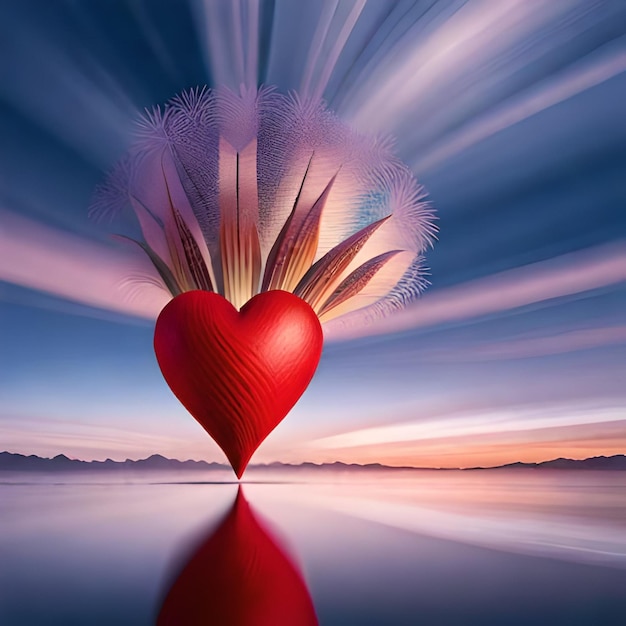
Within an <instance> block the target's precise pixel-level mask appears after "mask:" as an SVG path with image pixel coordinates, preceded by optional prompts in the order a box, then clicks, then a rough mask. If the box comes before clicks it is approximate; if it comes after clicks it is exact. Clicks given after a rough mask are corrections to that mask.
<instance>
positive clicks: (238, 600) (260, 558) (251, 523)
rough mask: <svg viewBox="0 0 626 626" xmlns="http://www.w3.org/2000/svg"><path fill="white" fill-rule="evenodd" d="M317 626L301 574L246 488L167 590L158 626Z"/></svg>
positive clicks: (239, 493) (240, 491)
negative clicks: (250, 500) (256, 510)
mask: <svg viewBox="0 0 626 626" xmlns="http://www.w3.org/2000/svg"><path fill="white" fill-rule="evenodd" d="M212 624H214V625H216V626H309V625H311V626H317V624H318V621H317V617H316V615H315V609H314V607H313V602H312V600H311V597H310V595H309V591H308V589H307V587H306V584H305V582H304V580H303V578H302V575H301V573H300V572H299V571H298V569H297V568H296V567H295V565H294V564H293V563H292V562H291V561H290V560H289V558H288V557H287V555H286V554H285V552H284V550H283V549H282V548H281V546H280V543H279V542H278V540H277V539H276V538H275V537H273V536H272V534H271V533H270V532H269V531H268V530H267V529H266V528H265V527H264V526H263V525H262V524H261V522H260V521H259V520H258V518H257V517H256V515H255V514H254V513H253V511H252V509H251V507H250V505H249V504H248V502H247V501H246V499H245V497H244V495H243V491H242V489H241V487H240V488H239V491H238V493H237V498H236V499H235V502H234V503H233V506H232V508H231V510H230V511H229V512H228V514H227V515H226V517H225V518H224V519H223V520H222V522H221V523H220V525H219V526H218V528H217V529H214V530H212V531H211V533H210V534H209V535H208V536H206V537H205V538H204V540H203V541H202V543H201V544H200V545H199V546H198V547H197V549H196V550H195V551H194V552H193V554H192V556H191V558H190V559H189V560H188V561H187V563H186V564H185V565H184V566H183V568H182V570H181V572H180V574H179V575H178V577H177V578H176V580H175V581H174V583H173V584H172V586H171V587H170V589H169V591H168V592H167V594H166V596H165V599H164V601H163V604H162V606H161V610H160V611H159V615H158V617H157V626H196V625H198V626H200V625H202V626H209V625H212Z"/></svg>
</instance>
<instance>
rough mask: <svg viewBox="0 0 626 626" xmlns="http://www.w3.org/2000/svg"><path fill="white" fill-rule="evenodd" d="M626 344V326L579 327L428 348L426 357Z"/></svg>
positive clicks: (529, 353) (454, 358)
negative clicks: (476, 342) (514, 337)
mask: <svg viewBox="0 0 626 626" xmlns="http://www.w3.org/2000/svg"><path fill="white" fill-rule="evenodd" d="M623 343H626V326H606V327H598V328H580V329H576V330H569V331H562V330H560V329H559V331H558V333H557V334H555V335H544V336H537V335H536V334H533V335H529V336H526V337H523V338H516V339H512V340H510V341H499V342H496V341H494V342H484V343H478V344H477V345H474V346H472V347H471V348H469V347H457V348H455V349H450V348H440V349H436V348H434V349H432V350H430V351H426V353H425V354H424V355H423V357H424V358H426V359H428V360H429V361H431V362H433V361H434V362H443V363H445V362H448V363H459V362H477V361H499V360H504V359H528V358H536V357H543V356H552V355H557V354H568V353H570V352H578V351H581V350H593V349H595V348H601V347H604V346H617V345H620V344H623Z"/></svg>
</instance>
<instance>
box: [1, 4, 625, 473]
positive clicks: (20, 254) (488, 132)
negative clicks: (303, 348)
mask: <svg viewBox="0 0 626 626" xmlns="http://www.w3.org/2000/svg"><path fill="white" fill-rule="evenodd" d="M0 11H1V13H2V15H3V20H2V21H1V22H0V78H1V80H0V138H1V141H0V450H8V451H12V452H19V453H23V454H38V455H41V456H54V455H56V454H59V453H64V454H67V455H68V456H70V457H74V458H81V459H105V458H113V459H116V460H123V459H126V458H133V459H136V458H143V457H145V456H148V455H150V454H153V453H160V454H163V455H165V456H170V457H177V458H181V459H183V458H195V459H206V460H209V461H211V460H216V461H223V460H224V458H225V457H224V455H223V453H222V452H221V451H220V450H219V448H218V447H217V446H216V445H215V444H214V443H213V442H212V441H211V439H210V438H209V437H208V436H207V435H206V433H205V432H204V431H203V430H202V428H201V427H200V426H199V425H198V424H197V423H196V422H195V421H194V420H193V418H191V416H190V415H189V414H187V412H186V411H185V409H184V408H183V407H182V406H181V405H180V404H179V403H178V401H177V400H176V399H175V398H174V396H173V395H172V393H171V392H170V391H169V389H168V387H167V385H166V383H165V381H164V380H163V378H162V377H161V374H160V372H159V369H158V366H157V363H156V360H155V357H154V353H153V349H152V333H153V328H154V320H153V319H150V317H149V316H148V315H146V313H145V311H144V310H143V309H142V307H141V302H114V301H111V299H109V298H107V297H105V296H104V292H103V285H106V284H107V281H109V282H110V280H112V277H114V276H117V275H118V273H119V272H123V271H124V270H125V265H124V264H125V262H126V258H125V256H124V250H123V249H121V248H120V247H119V246H118V244H116V243H115V242H114V241H112V239H111V237H110V233H111V227H110V226H109V225H103V224H99V223H96V222H94V221H92V220H90V219H89V217H88V206H89V203H90V201H91V198H92V195H93V191H94V188H95V187H96V186H97V185H98V184H99V183H100V182H102V180H103V179H104V177H105V175H106V172H107V170H108V169H110V168H111V167H112V165H113V164H114V163H115V162H116V160H117V159H118V158H119V157H120V156H121V155H122V154H123V153H124V151H125V149H126V148H127V147H128V145H129V144H130V142H131V140H132V133H133V125H134V123H135V121H136V119H137V117H138V116H139V115H140V114H141V112H142V111H143V110H144V109H145V108H146V107H148V108H149V107H152V106H153V105H155V104H160V103H163V102H165V101H167V100H168V99H170V98H171V97H172V96H174V95H175V94H177V93H179V92H181V91H183V90H185V89H189V88H191V87H195V86H198V85H208V86H218V85H226V86H229V87H232V88H237V87H238V86H239V85H240V84H244V85H253V86H255V85H258V84H269V85H275V86H276V87H277V88H278V89H279V90H280V91H282V92H287V91H289V90H296V91H297V92H298V93H299V94H301V95H303V96H315V97H322V98H324V100H325V101H326V102H327V103H328V106H329V107H330V108H331V109H333V110H334V111H336V113H337V114H338V115H339V117H340V118H341V119H342V120H343V121H344V122H345V123H347V124H349V125H350V126H352V127H353V128H355V129H357V130H358V131H360V132H363V133H384V134H386V135H387V134H388V135H391V136H393V137H394V138H395V149H396V152H397V154H398V156H399V157H400V158H401V159H402V160H403V161H404V162H405V163H406V164H407V165H408V166H409V167H410V168H411V169H412V171H413V172H414V174H415V176H416V177H417V179H418V180H419V182H420V183H421V184H423V185H424V187H425V188H426V190H427V191H428V194H429V200H430V202H431V203H432V205H433V207H434V208H435V210H436V214H437V225H438V228H439V236H438V241H437V242H436V244H435V246H434V248H433V249H432V250H430V251H429V252H428V254H427V264H428V267H429V268H430V270H429V280H430V283H431V285H430V287H429V288H428V290H427V291H426V292H425V293H424V294H423V295H422V296H421V297H420V298H419V300H418V301H416V302H415V303H414V304H412V305H411V306H410V307H408V308H407V309H405V310H403V311H401V312H399V313H397V314H395V315H390V316H389V317H387V318H385V319H384V320H382V321H381V322H379V323H378V324H376V325H374V326H372V327H370V328H368V329H367V330H365V331H363V330H361V331H356V330H353V329H349V328H346V329H342V328H341V327H339V328H335V329H333V330H332V331H330V330H329V331H328V333H327V341H326V344H325V347H324V353H323V356H322V360H321V363H320V365H319V368H318V371H317V373H316V375H315V377H314V379H313V382H312V383H311V385H310V387H309V389H308V390H307V391H306V392H305V394H304V396H303V397H302V398H301V400H300V401H299V402H298V404H297V405H296V406H295V407H294V409H293V410H292V411H291V413H290V414H289V415H288V416H287V418H286V419H285V420H284V421H283V422H282V423H281V424H280V425H279V426H278V427H277V428H276V430H275V431H274V432H273V433H272V434H271V435H270V436H269V437H268V439H267V440H266V441H265V442H264V443H263V445H262V446H261V448H260V449H259V450H258V451H257V453H256V454H255V456H254V457H253V459H252V462H253V463H254V462H272V461H284V462H294V463H298V462H302V461H313V462H332V461H336V460H341V461H345V462H358V463H369V462H380V463H387V464H391V465H415V466H424V467H468V466H478V465H481V466H489V465H497V464H502V463H509V462H515V461H528V462H530V461H541V460H547V459H551V458H556V457H559V456H566V457H570V458H585V457H588V456H595V455H601V454H604V455H610V454H621V453H626V182H625V181H626V177H625V175H624V170H625V167H626V148H625V146H626V113H625V112H624V99H625V96H626V5H625V4H624V3H623V2H621V0H537V1H536V2H527V0H501V1H499V2H492V1H490V0H482V1H481V0H468V1H466V2H462V1H459V0H437V1H435V0H425V1H421V2H412V1H404V0H399V1H396V2H391V1H386V0H376V1H374V0H370V1H367V2H366V1H361V0H339V1H335V0H315V1H311V2H307V3H294V2H290V1H289V0H276V1H271V0H270V1H265V2H260V3H259V2H254V1H253V0H249V1H244V0H242V1H240V2H232V3H217V2H204V3H203V2H200V1H199V0H198V1H195V0H180V1H179V2H169V1H165V0H150V1H148V0H126V1H123V0H114V1H110V0H106V1H105V0H75V1H73V2H70V1H69V0H67V1H63V0H59V1H57V2H54V3H52V2H47V1H46V0H24V1H22V2H20V3H17V2H13V1H12V0H0ZM115 227H116V228H118V229H120V230H123V229H125V228H132V221H131V217H130V216H127V217H125V218H122V220H121V221H120V222H119V223H117V224H115Z"/></svg>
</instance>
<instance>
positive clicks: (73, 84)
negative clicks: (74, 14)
mask: <svg viewBox="0 0 626 626" xmlns="http://www.w3.org/2000/svg"><path fill="white" fill-rule="evenodd" d="M3 17H4V25H3V32H4V35H3V39H4V45H5V46H6V47H5V51H4V53H3V56H5V60H8V59H9V58H12V59H16V60H19V64H18V63H7V62H5V63H4V64H3V80H2V81H1V82H0V94H1V95H2V97H3V99H4V100H5V101H6V102H9V103H11V104H12V105H13V106H14V107H15V108H16V109H17V110H19V111H20V112H21V113H22V114H24V115H27V116H28V117H30V118H31V119H32V121H33V122H34V123H35V124H36V125H38V126H40V127H42V128H44V129H45V130H46V131H47V132H49V133H51V134H52V135H54V136H55V137H56V138H57V139H58V140H59V141H60V142H62V143H63V144H65V145H68V146H70V147H71V148H73V149H74V150H76V151H77V152H78V153H80V154H81V155H83V156H84V157H85V158H86V159H87V160H88V161H91V162H92V163H94V164H95V165H97V166H99V167H103V166H106V164H107V163H110V159H111V158H112V157H113V156H114V155H116V154H118V153H119V150H120V147H122V146H124V145H126V138H127V136H128V133H129V131H130V129H131V127H132V123H133V120H134V119H136V117H137V115H138V113H139V111H138V109H137V107H136V106H135V104H134V103H133V101H132V99H131V98H130V97H129V95H128V94H127V93H126V92H125V90H124V89H123V87H122V85H121V84H120V83H119V82H118V81H117V80H116V78H115V77H114V76H113V75H112V74H111V73H110V71H109V70H108V68H107V67H106V66H105V65H103V64H101V63H100V62H99V59H97V58H94V57H93V56H92V55H91V54H90V52H89V51H88V50H86V49H83V50H82V56H81V57H80V63H79V62H78V59H77V58H76V57H73V56H72V55H71V54H70V52H69V51H68V50H64V49H63V48H64V47H65V46H60V45H59V42H58V41H55V39H54V36H50V33H49V32H46V31H45V29H43V28H41V27H40V26H39V25H36V23H29V24H28V27H29V28H30V29H31V32H32V31H34V33H37V36H35V37H24V36H23V35H22V34H21V33H23V30H24V23H23V22H22V21H21V19H20V18H19V17H17V14H14V13H13V12H12V11H7V12H6V14H3ZM42 59H45V60H46V71H45V72H41V69H40V68H41V60H42ZM33 77H36V80H34V79H33ZM42 92H43V93H46V94H48V97H45V98H42V97H41V94H42ZM68 111H71V112H72V114H71V115H68ZM88 127H91V128H98V129H99V132H92V133H85V132H84V129H85V128H88Z"/></svg>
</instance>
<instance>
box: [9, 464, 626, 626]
mask: <svg viewBox="0 0 626 626" xmlns="http://www.w3.org/2000/svg"><path fill="white" fill-rule="evenodd" d="M276 616H279V617H276ZM157 620H158V623H159V625H161V624H178V625H179V626H185V625H187V624H188V625H190V626H192V625H195V624H207V625H209V624H216V626H229V625H232V626H234V625H237V626H245V625H246V624H250V625H255V626H260V625H264V624H273V625H274V626H281V624H284V626H289V625H290V624H292V625H293V626H303V625H306V624H311V623H313V624H314V623H315V620H317V621H318V622H319V624H323V625H327V626H339V625H341V626H346V625H348V626H349V625H353V624H354V625H356V626H358V625H363V626H374V625H376V626H394V625H398V626H400V625H407V626H408V625H411V626H413V625H423V626H430V625H436V626H440V625H441V626H455V625H459V626H461V625H463V626H470V625H471V626H474V625H476V626H516V625H522V624H523V625H531V624H532V625H533V626H542V625H544V624H546V625H548V624H549V625H551V626H560V625H563V626H577V625H580V626H583V625H584V626H609V625H614V626H624V625H625V624H626V472H623V473H618V472H590V471H531V470H517V471H509V472H506V471H499V470H498V471H482V472H457V471H450V472H378V471H376V472H374V471H370V472H366V471H363V472H343V473H341V472H333V471H315V472H309V473H306V472H304V471H286V470H284V471H274V472H268V471H261V470H254V469H252V470H249V471H248V472H246V475H245V480H244V481H242V483H241V487H240V485H239V483H237V482H235V481H233V476H232V474H230V473H226V472H220V471H207V472H197V471H196V472H175V473H171V472H170V473H157V472H150V473H144V474H139V473H133V474H118V473H110V472H98V473H80V474H77V473H73V474H35V473H22V474H18V473H7V472H4V473H3V474H0V624H1V625H2V626H53V625H54V626H57V625H58V626H61V625H63V626H73V625H77V626H83V625H85V626H87V625H88V626H100V625H107V626H112V625H115V626H124V625H129V626H142V625H150V624H156V623H157Z"/></svg>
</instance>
